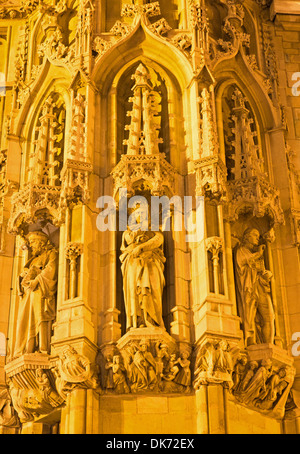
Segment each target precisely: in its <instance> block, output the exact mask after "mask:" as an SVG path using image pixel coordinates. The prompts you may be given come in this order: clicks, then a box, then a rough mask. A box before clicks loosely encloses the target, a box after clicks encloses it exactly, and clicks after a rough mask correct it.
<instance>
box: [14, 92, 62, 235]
mask: <svg viewBox="0 0 300 454" xmlns="http://www.w3.org/2000/svg"><path fill="white" fill-rule="evenodd" d="M64 141H65V106H64V104H63V102H62V100H61V98H60V96H59V95H58V94H56V93H53V94H52V95H50V96H49V97H48V98H47V99H46V101H45V103H44V104H43V106H42V109H41V111H40V115H39V118H38V122H37V124H36V127H35V131H34V141H33V148H32V152H31V154H30V155H29V171H28V174H27V177H26V181H25V183H24V185H23V187H22V189H21V190H20V191H19V192H16V193H15V194H14V195H13V196H12V212H11V216H10V220H9V231H10V232H11V233H22V232H23V228H24V225H26V224H29V223H33V222H34V221H35V219H36V216H37V214H38V212H41V211H43V210H44V211H45V210H46V211H47V212H48V213H49V215H50V219H51V220H52V221H53V223H56V224H59V223H60V221H61V212H60V184H61V183H60V172H61V169H62V165H63V156H64Z"/></svg>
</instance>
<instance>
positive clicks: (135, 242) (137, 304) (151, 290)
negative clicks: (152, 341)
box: [120, 228, 166, 330]
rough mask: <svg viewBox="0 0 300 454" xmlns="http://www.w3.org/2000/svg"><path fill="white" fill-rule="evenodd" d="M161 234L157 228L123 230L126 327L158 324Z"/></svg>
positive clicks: (162, 281) (160, 322)
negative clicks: (151, 229) (153, 230)
mask: <svg viewBox="0 0 300 454" xmlns="http://www.w3.org/2000/svg"><path fill="white" fill-rule="evenodd" d="M163 244H164V237H163V234H162V232H160V231H155V232H151V231H142V230H140V229H136V230H134V229H133V230H131V229H130V228H128V229H127V230H126V231H125V232H124V233H123V238H122V246H121V252H122V255H121V256H120V260H121V263H122V267H121V269H122V274H123V291H124V301H125V310H126V328H127V330H129V329H130V328H139V327H153V326H156V327H161V328H163V329H165V327H164V322H163V319H162V294H163V289H164V286H165V278H164V263H165V261H166V259H165V257H164V253H163Z"/></svg>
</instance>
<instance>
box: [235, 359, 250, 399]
mask: <svg viewBox="0 0 300 454" xmlns="http://www.w3.org/2000/svg"><path fill="white" fill-rule="evenodd" d="M246 370H247V358H246V356H241V357H240V358H238V360H237V362H236V365H235V367H234V371H233V373H232V381H233V385H232V391H238V390H239V388H240V385H241V382H242V379H243V378H244V376H245V373H246Z"/></svg>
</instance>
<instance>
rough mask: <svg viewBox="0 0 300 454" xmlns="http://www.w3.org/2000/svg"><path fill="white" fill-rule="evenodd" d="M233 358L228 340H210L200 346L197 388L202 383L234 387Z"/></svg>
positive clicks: (195, 382) (195, 375)
mask: <svg viewBox="0 0 300 454" xmlns="http://www.w3.org/2000/svg"><path fill="white" fill-rule="evenodd" d="M232 370H233V358H232V352H231V348H230V345H229V343H228V341H227V340H225V339H222V340H219V341H217V340H209V341H208V342H206V343H205V344H204V345H203V346H202V347H200V348H199V350H198V353H197V356H196V363H195V373H194V381H193V386H194V389H195V390H197V389H199V388H200V386H201V385H208V384H222V385H223V386H224V387H225V388H229V389H230V388H231V387H232Z"/></svg>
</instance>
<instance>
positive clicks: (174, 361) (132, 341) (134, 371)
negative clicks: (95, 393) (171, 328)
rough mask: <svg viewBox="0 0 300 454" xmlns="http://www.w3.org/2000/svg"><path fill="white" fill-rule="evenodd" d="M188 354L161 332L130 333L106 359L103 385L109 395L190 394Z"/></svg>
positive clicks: (103, 367)
mask: <svg viewBox="0 0 300 454" xmlns="http://www.w3.org/2000/svg"><path fill="white" fill-rule="evenodd" d="M189 357H190V353H189V351H188V350H182V351H181V352H177V351H176V343H175V341H174V340H173V339H172V338H170V336H169V335H167V334H166V333H163V331H162V330H161V332H159V331H156V332H154V331H152V332H150V331H149V330H147V329H146V328H144V329H143V330H142V333H141V334H140V335H138V333H135V334H133V333H128V334H127V335H126V336H125V337H124V338H123V339H121V340H120V342H119V343H118V349H115V350H114V351H112V352H110V353H109V354H107V355H106V357H105V358H103V364H102V381H103V388H104V389H105V391H106V393H109V392H112V393H116V394H129V393H133V394H136V393H149V392H150V393H151V392H162V393H189V392H191V384H192V381H191V380H192V372H191V367H190V366H191V364H190V360H189Z"/></svg>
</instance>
